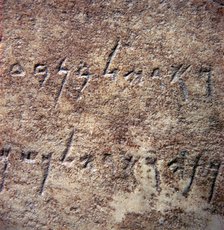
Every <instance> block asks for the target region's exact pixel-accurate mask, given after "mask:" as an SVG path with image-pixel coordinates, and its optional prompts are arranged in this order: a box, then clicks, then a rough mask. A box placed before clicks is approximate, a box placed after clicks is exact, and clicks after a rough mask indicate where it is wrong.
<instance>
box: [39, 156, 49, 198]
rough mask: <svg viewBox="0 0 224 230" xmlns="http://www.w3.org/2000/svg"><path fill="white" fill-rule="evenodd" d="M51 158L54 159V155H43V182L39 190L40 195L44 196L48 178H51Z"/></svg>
mask: <svg viewBox="0 0 224 230" xmlns="http://www.w3.org/2000/svg"><path fill="white" fill-rule="evenodd" d="M51 157H52V153H49V154H47V155H42V162H41V168H42V180H41V185H40V189H39V194H40V195H42V194H43V191H44V189H45V186H46V182H47V178H48V176H49V170H50V164H51Z"/></svg>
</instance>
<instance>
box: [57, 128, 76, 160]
mask: <svg viewBox="0 0 224 230" xmlns="http://www.w3.org/2000/svg"><path fill="white" fill-rule="evenodd" d="M74 134H75V130H74V129H73V130H72V131H71V133H70V136H69V138H68V140H67V144H66V148H65V150H64V151H63V153H62V156H61V159H60V161H61V162H64V161H65V160H66V159H67V156H68V155H69V153H70V151H71V148H72V142H73V139H74Z"/></svg>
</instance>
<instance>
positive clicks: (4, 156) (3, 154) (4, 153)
mask: <svg viewBox="0 0 224 230" xmlns="http://www.w3.org/2000/svg"><path fill="white" fill-rule="evenodd" d="M10 151H11V147H10V146H6V147H4V148H2V149H1V150H0V158H1V160H2V163H3V167H2V172H1V182H0V192H2V191H3V189H4V186H5V179H6V175H7V169H8V166H9V160H8V158H9V153H10Z"/></svg>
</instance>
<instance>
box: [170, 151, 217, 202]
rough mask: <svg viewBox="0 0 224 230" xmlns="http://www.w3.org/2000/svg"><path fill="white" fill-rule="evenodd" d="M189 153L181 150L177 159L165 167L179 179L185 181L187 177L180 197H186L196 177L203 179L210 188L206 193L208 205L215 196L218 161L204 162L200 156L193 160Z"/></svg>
mask: <svg viewBox="0 0 224 230" xmlns="http://www.w3.org/2000/svg"><path fill="white" fill-rule="evenodd" d="M189 155H190V154H189V152H188V151H186V150H183V151H181V152H180V153H179V155H178V156H177V157H175V158H174V159H172V160H171V161H169V162H168V164H167V166H168V167H169V168H170V170H171V171H172V172H173V173H174V174H176V175H178V177H179V179H181V180H183V179H184V180H186V177H188V179H187V182H186V185H185V187H184V188H183V191H182V195H183V196H184V197H187V196H188V195H189V193H190V191H191V189H192V186H193V184H194V182H195V180H196V175H197V176H198V177H199V178H204V180H205V181H206V184H207V185H208V186H210V188H209V193H208V198H207V199H208V200H207V201H208V203H210V202H211V201H212V200H213V198H214V194H215V187H216V182H217V178H218V176H219V171H220V167H221V161H220V160H211V161H209V162H206V161H207V160H206V161H205V160H204V159H203V155H202V154H198V155H197V156H195V157H194V158H193V159H192V157H191V159H190V157H189Z"/></svg>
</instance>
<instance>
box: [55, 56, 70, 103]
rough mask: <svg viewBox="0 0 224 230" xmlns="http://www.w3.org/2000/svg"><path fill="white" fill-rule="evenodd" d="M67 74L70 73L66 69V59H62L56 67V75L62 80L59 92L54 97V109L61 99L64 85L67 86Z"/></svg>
mask: <svg viewBox="0 0 224 230" xmlns="http://www.w3.org/2000/svg"><path fill="white" fill-rule="evenodd" d="M69 73H70V71H69V70H68V68H67V67H66V59H63V60H62V61H61V62H60V64H59V67H58V74H59V75H62V76H63V78H62V82H61V86H60V88H59V90H58V92H57V95H56V97H55V107H56V106H57V104H58V103H59V101H60V98H61V97H62V93H63V90H64V88H65V85H66V84H67V80H68V77H69Z"/></svg>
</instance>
